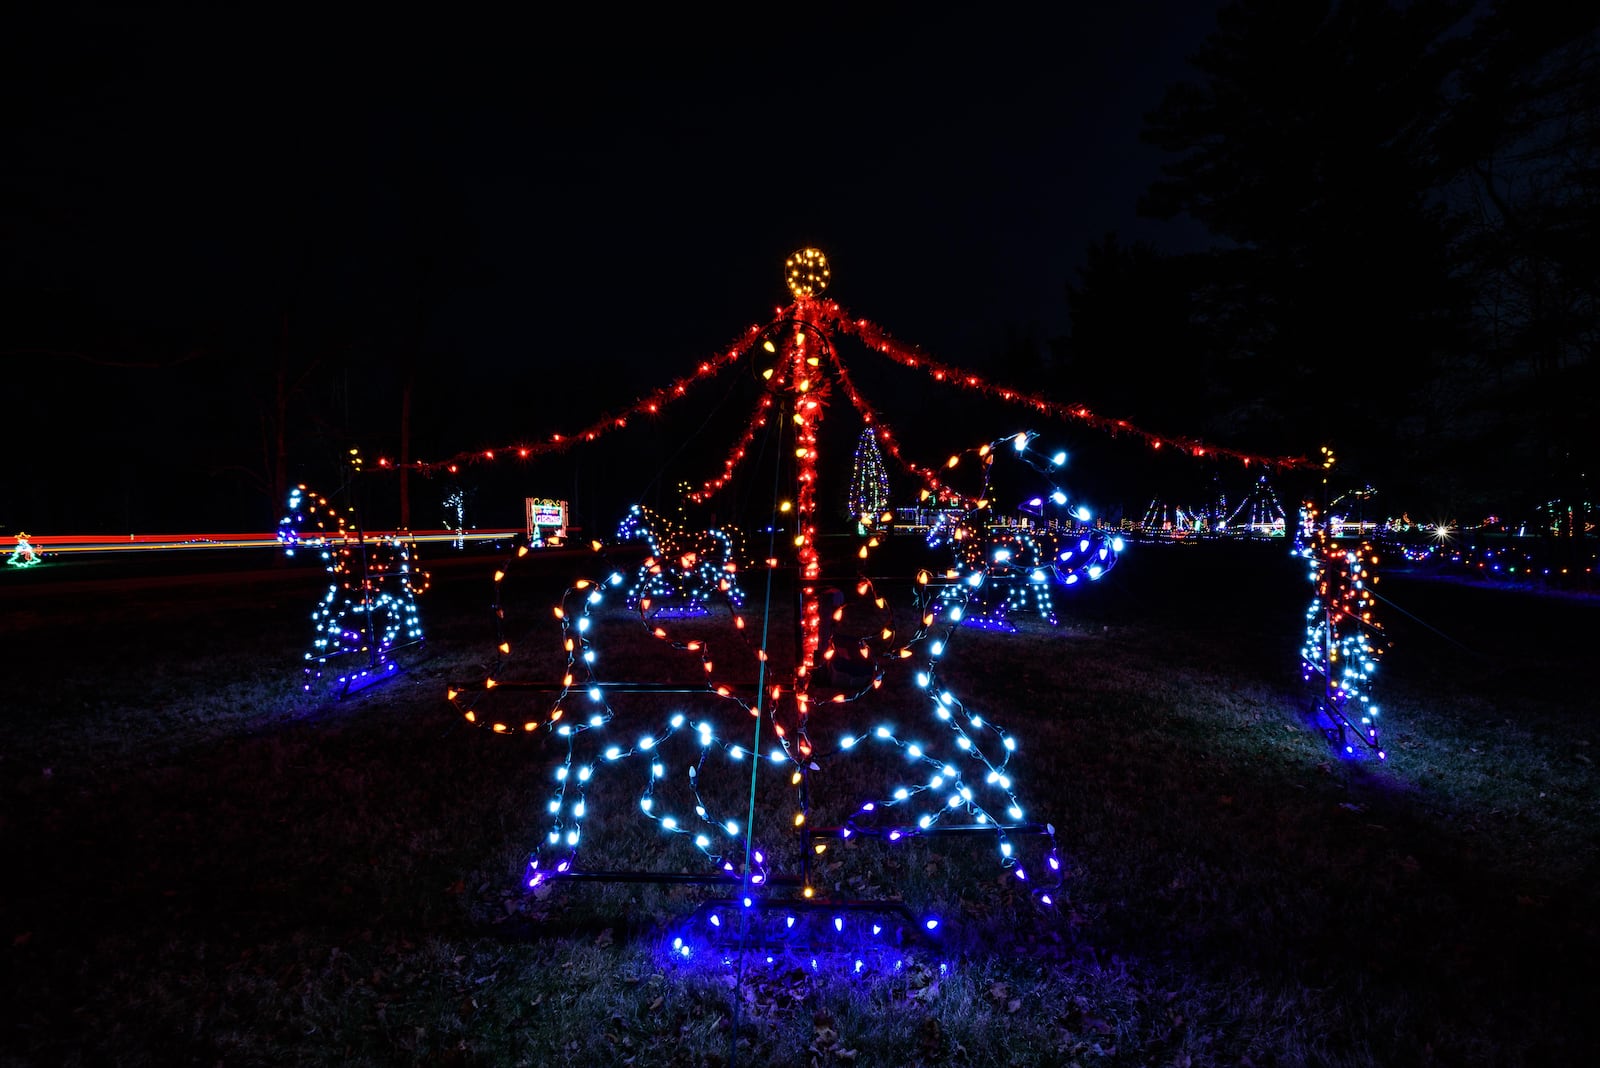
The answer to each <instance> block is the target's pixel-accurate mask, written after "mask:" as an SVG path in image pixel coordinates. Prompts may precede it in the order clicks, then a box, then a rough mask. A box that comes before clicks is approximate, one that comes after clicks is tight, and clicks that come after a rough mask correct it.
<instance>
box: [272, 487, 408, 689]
mask: <svg viewBox="0 0 1600 1068" xmlns="http://www.w3.org/2000/svg"><path fill="white" fill-rule="evenodd" d="M278 541H279V542H280V543H281V544H282V545H283V547H284V550H285V552H286V553H287V554H288V555H289V556H294V555H295V554H296V552H297V551H298V550H300V549H314V550H316V551H317V552H318V553H319V554H320V556H321V558H322V561H323V564H324V566H325V567H326V568H327V571H328V574H329V575H330V576H332V581H331V582H330V583H329V584H328V590H327V593H326V594H325V595H324V596H323V598H322V600H321V601H319V602H318V604H317V606H316V607H315V608H314V609H312V611H311V622H312V628H313V638H312V643H311V649H310V650H309V651H307V652H306V654H305V683H304V689H305V690H306V692H308V693H309V692H311V691H312V689H313V688H314V687H318V686H324V685H328V686H331V687H332V688H333V689H334V690H335V691H336V692H337V693H338V694H339V695H340V696H344V695H347V694H350V693H354V692H355V691H357V690H361V689H365V688H366V687H368V686H371V685H373V684H374V683H376V682H381V681H383V680H384V679H387V678H389V677H391V676H393V675H394V674H396V673H397V672H398V671H399V670H400V665H399V664H398V663H397V662H396V661H395V659H394V656H395V654H396V653H397V652H399V651H400V650H402V649H405V648H408V647H411V646H417V645H420V644H421V643H422V639H423V634H422V620H421V617H420V616H419V614H418V611H417V600H416V599H417V595H418V594H420V593H422V592H423V591H425V590H426V589H427V587H428V575H427V572H425V571H422V570H419V569H418V568H417V566H416V546H415V544H414V543H413V542H412V540H411V538H410V537H409V536H408V535H406V534H404V533H386V534H372V533H368V532H366V531H363V530H362V529H361V528H360V527H359V525H356V524H354V523H353V522H352V518H351V516H350V515H347V514H345V513H342V512H340V511H339V510H338V509H336V508H334V507H333V506H332V505H331V504H329V502H328V499H327V498H326V497H320V496H317V495H316V494H313V493H311V492H310V491H308V490H307V489H306V487H305V486H303V485H301V486H296V487H295V488H294V489H292V490H290V491H289V506H288V514H287V515H285V516H284V518H283V520H282V521H281V522H280V523H279V524H278Z"/></svg>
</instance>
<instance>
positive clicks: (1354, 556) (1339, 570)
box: [1297, 501, 1388, 760]
mask: <svg viewBox="0 0 1600 1068" xmlns="http://www.w3.org/2000/svg"><path fill="white" fill-rule="evenodd" d="M1297 552H1298V555H1300V556H1301V557H1303V558H1304V559H1305V560H1306V561H1307V562H1308V564H1309V565H1310V579H1311V586H1312V591H1313V592H1312V596H1311V603H1310V605H1309V606H1308V607H1307V608H1306V633H1305V640H1304V641H1303V642H1302V643H1301V646H1300V662H1301V668H1302V674H1303V675H1304V677H1305V679H1306V681H1308V682H1310V681H1313V680H1315V681H1317V682H1318V684H1319V685H1320V687H1321V693H1320V695H1319V697H1318V700H1317V711H1318V713H1319V714H1320V715H1321V716H1322V717H1324V719H1325V720H1326V725H1325V727H1324V730H1325V731H1326V732H1327V734H1328V738H1329V741H1330V742H1332V743H1333V744H1334V745H1336V746H1338V747H1339V748H1340V749H1341V751H1342V752H1343V753H1344V755H1346V756H1355V755H1357V753H1358V751H1359V752H1372V753H1375V754H1376V755H1377V757H1378V759H1379V760H1384V759H1387V757H1388V754H1387V753H1386V752H1385V751H1384V750H1383V748H1382V746H1381V745H1380V744H1379V741H1378V706H1377V705H1376V704H1375V703H1374V702H1373V701H1372V697H1371V694H1370V692H1369V691H1370V689H1371V685H1372V676H1373V675H1374V674H1375V673H1376V672H1377V668H1378V657H1379V655H1380V650H1381V649H1382V645H1381V644H1379V643H1378V642H1375V641H1374V637H1381V634H1382V631H1381V629H1380V628H1379V627H1378V624H1377V623H1376V622H1375V621H1374V620H1373V618H1372V609H1373V604H1374V600H1375V598H1374V594H1373V590H1372V587H1373V586H1374V585H1375V584H1376V583H1377V581H1378V579H1377V575H1376V574H1375V573H1374V572H1375V569H1376V567H1377V563H1378V557H1377V554H1376V553H1374V552H1373V550H1372V546H1371V544H1370V543H1369V542H1367V541H1366V540H1365V539H1362V538H1357V539H1353V540H1347V541H1343V542H1341V540H1340V539H1337V538H1335V537H1334V536H1333V534H1332V533H1331V532H1330V530H1329V529H1328V525H1327V523H1326V522H1324V521H1323V518H1322V515H1321V513H1320V512H1319V510H1318V509H1317V508H1316V506H1315V505H1313V504H1312V503H1310V502H1309V501H1308V502H1306V503H1305V504H1304V505H1302V506H1301V511H1300V540H1299V543H1298V545H1297ZM1358 746H1359V747H1360V749H1359V750H1358V748H1357V747H1358Z"/></svg>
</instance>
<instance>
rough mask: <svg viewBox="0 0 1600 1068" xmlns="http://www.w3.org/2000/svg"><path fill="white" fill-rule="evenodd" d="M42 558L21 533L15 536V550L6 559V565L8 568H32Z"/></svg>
mask: <svg viewBox="0 0 1600 1068" xmlns="http://www.w3.org/2000/svg"><path fill="white" fill-rule="evenodd" d="M43 557H44V554H43V553H41V552H40V551H39V550H38V549H37V548H36V547H35V546H34V544H33V543H32V542H31V541H29V540H28V535H27V534H26V533H22V534H18V535H17V544H16V548H14V549H12V550H11V555H10V556H8V557H6V564H7V565H8V566H10V567H33V566H34V565H35V564H37V563H38V562H39V561H40V560H41V559H42V558H43Z"/></svg>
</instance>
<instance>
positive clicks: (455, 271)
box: [0, 0, 1215, 532]
mask: <svg viewBox="0 0 1600 1068" xmlns="http://www.w3.org/2000/svg"><path fill="white" fill-rule="evenodd" d="M1073 6H1074V5H1044V6H1041V9H1040V10H1038V11H1030V12H1028V13H1026V14H1023V15H1003V14H996V13H991V14H984V15H974V14H973V13H972V12H971V11H965V12H962V13H960V14H952V13H941V12H934V11H931V10H930V9H929V8H927V7H925V6H909V5H907V6H896V7H893V8H887V9H884V10H876V11H871V12H862V11H857V12H835V13H829V12H828V11H826V10H824V9H822V8H805V7H799V8H796V9H794V10H795V14H794V15H793V16H792V17H790V18H787V19H785V20H783V21H773V15H772V13H771V12H769V11H766V10H763V11H761V12H756V11H749V12H746V13H744V14H742V15H740V16H737V17H735V18H733V19H731V20H721V19H719V20H712V19H710V18H707V17H703V16H700V15H698V14H688V13H686V11H685V10H684V9H674V10H673V11H672V12H671V14H670V15H655V16H650V17H648V18H647V19H645V20H643V21H641V19H640V17H639V16H638V15H636V14H634V13H631V12H626V11H624V9H622V8H608V9H604V10H598V11H595V12H594V13H592V14H585V15H581V16H580V15H577V14H573V13H566V14H561V15H555V16H552V15H550V14H548V13H546V12H543V11H541V12H539V13H537V14H535V13H532V12H530V11H524V12H519V13H509V12H506V13H497V14H494V15H481V14H480V15H473V14H464V13H460V12H450V13H441V12H439V11H437V10H435V11H432V12H430V13H429V14H428V15H427V16H426V17H423V16H419V15H417V14H414V13H411V12H409V11H407V10H404V9H396V8H389V9H374V10H373V11H371V12H369V13H368V14H366V15H363V16H359V17H358V16H355V15H351V14H339V15H334V16H331V17H330V15H329V14H328V13H326V12H315V13H311V12H302V13H299V14H294V13H292V12H291V10H290V9H285V8H282V7H271V8H255V9H251V10H250V11H249V12H248V13H243V12H238V11H228V12H223V11H216V10H201V11H196V10H189V11H181V12H180V11H176V10H164V11H160V12H155V11H147V10H141V9H139V8H129V9H121V8H103V9H95V8H57V7H49V6H46V5H40V6H39V7H38V8H36V9H35V10H32V11H29V12H24V13H22V14H21V15H20V16H13V19H17V18H20V21H13V22H12V24H11V26H10V27H9V29H8V32H7V34H6V38H7V39H6V43H5V44H4V45H3V46H0V47H3V48H4V55H3V57H0V58H3V67H4V70H3V73H0V77H3V78H4V79H5V82H6V85H5V87H4V89H5V93H4V98H5V100H6V101H7V105H6V108H7V110H6V113H5V118H4V120H3V122H4V142H5V146H6V147H5V156H6V158H7V161H8V162H7V164H6V166H5V168H4V173H3V176H0V183H3V185H0V189H3V194H0V238H3V245H0V247H3V253H0V272H3V275H0V278H3V289H4V291H5V295H4V297H3V301H4V303H3V311H4V312H5V315H4V320H5V323H6V324H7V325H6V326H5V328H4V329H5V332H6V335H7V336H5V337H4V338H3V339H0V348H3V349H4V350H5V352H6V362H7V364H8V366H9V367H10V368H11V370H10V372H9V373H8V376H7V378H8V385H7V389H6V397H7V402H8V403H7V405H6V408H7V409H8V421H9V422H10V423H11V426H12V429H11V431H10V433H9V434H8V437H9V438H10V446H11V449H10V451H11V455H12V458H13V459H12V463H11V464H10V465H9V466H10V470H9V471H8V474H7V479H6V483H7V486H8V487H9V488H8V489H6V490H5V491H4V493H3V494H0V531H12V530H16V529H28V528H31V529H34V530H36V531H43V530H45V529H46V528H48V527H50V526H51V525H56V526H73V527H77V528H80V529H81V530H82V531H83V532H90V531H91V529H98V530H103V531H107V532H110V531H117V532H120V531H121V530H122V529H124V527H128V528H134V527H137V528H138V529H140V530H161V529H169V530H170V529H174V528H176V527H177V526H180V525H182V526H185V527H188V528H190V529H202V530H204V529H219V530H221V529H237V528H241V527H244V528H254V529H260V528H261V527H262V526H265V525H268V524H270V521H271V513H272V511H273V510H274V509H275V508H276V505H275V504H272V503H270V502H266V501H265V498H264V496H263V494H262V491H261V487H260V481H261V476H260V473H261V471H262V470H263V467H264V464H263V460H262V451H261V447H262V437H261V434H260V431H259V424H260V420H261V413H262V411H263V410H264V409H265V407H266V406H268V405H269V404H270V401H271V395H270V393H271V381H272V379H271V368H272V367H273V366H274V364H275V361H276V360H277V359H279V358H280V357H281V356H283V354H285V353H288V354H289V357H290V363H291V364H292V365H293V366H294V367H296V368H299V367H302V366H305V365H307V364H310V363H312V361H315V365H314V368H313V370H312V371H311V372H310V373H309V374H308V375H307V377H306V380H305V386H304V388H305V389H306V390H307V391H308V392H310V393H312V394H314V395H313V396H312V398H311V400H310V401H308V402H307V407H308V408H314V409H315V410H316V412H317V413H318V415H317V418H319V419H320V420H321V423H320V424H319V427H320V429H319V433H320V434H321V435H322V436H321V437H319V438H317V440H318V441H319V442H323V443H324V447H325V449H329V450H331V449H332V448H333V446H332V444H331V443H332V442H334V441H335V440H343V439H345V438H355V439H357V440H356V441H353V442H351V443H359V444H362V445H363V447H364V448H366V449H368V450H369V451H370V452H372V453H374V454H376V453H384V452H389V451H391V450H392V447H393V443H394V440H395V423H396V418H397V417H396V416H395V414H394V413H395V411H396V405H395V399H394V398H395V384H394V379H395V377H396V376H395V375H394V374H391V373H389V372H390V371H391V370H392V369H393V368H394V367H395V366H398V364H399V363H400V362H402V361H404V360H407V359H416V360H417V361H418V362H419V366H420V367H421V372H420V377H419V382H420V386H419V390H418V394H417V404H416V409H415V416H414V419H415V426H414V434H415V440H416V442H417V449H418V451H419V453H420V454H422V455H423V456H424V457H426V456H428V455H429V454H430V453H432V454H434V455H437V454H448V453H454V452H456V451H459V450H463V449H471V448H480V447H484V446H489V445H501V444H505V443H507V442H509V441H513V440H517V439H520V438H537V437H541V436H544V435H546V434H548V433H551V432H554V431H560V430H564V429H571V428H574V427H577V426H580V425H582V424H584V423H586V422H588V421H589V420H590V419H592V418H593V417H595V416H597V415H599V414H600V413H601V412H603V411H605V410H607V409H608V408H612V407H616V406H619V405H622V404H625V403H626V402H628V401H630V400H632V399H633V398H634V397H637V396H639V395H640V394H642V393H644V392H646V391H647V390H648V389H649V388H651V387H652V386H654V385H656V384H659V383H661V382H664V381H666V380H668V379H670V378H672V377H675V376H677V375H679V374H681V373H683V372H684V371H685V370H687V369H688V368H689V367H691V366H692V365H693V364H694V363H695V362H696V361H698V360H699V359H700V358H702V357H704V356H706V355H709V354H711V353H712V352H714V351H716V350H717V349H719V348H720V347H722V346H724V345H725V344H727V343H728V342H729V341H730V340H732V339H733V338H734V337H735V336H736V335H737V334H738V333H739V332H740V331H742V330H743V329H744V328H745V327H746V326H747V325H749V324H752V323H755V322H757V321H763V320H765V319H766V318H767V317H768V316H769V315H770V313H771V311H772V310H773V309H774V308H775V307H777V306H778V305H780V304H782V303H783V302H784V301H785V300H786V297H787V294H786V292H785V291H784V289H783V286H782V278H781V264H782V260H783V258H784V257H785V255H786V254H788V253H789V252H791V251H793V250H794V249H797V248H799V247H802V246H805V245H816V246H819V247H821V248H823V249H824V250H826V251H827V253H828V255H829V257H830V259H831V261H832V263H833V265H834V280H835V282H834V287H833V289H832V290H831V291H830V295H832V296H835V297H836V298H837V299H839V300H840V301H841V302H843V303H844V304H845V305H846V306H847V307H849V308H850V309H852V310H853V311H855V312H856V313H858V314H861V315H864V316H868V317H870V318H872V319H873V320H874V321H876V322H878V323H880V324H881V325H883V326H884V327H886V328H888V329H889V330H891V331H892V332H894V333H895V334H896V335H897V336H899V337H900V338H902V339H905V340H907V341H911V342H915V343H917V344H920V345H922V346H923V347H925V348H926V349H927V350H928V351H929V352H930V354H932V355H934V356H936V357H938V358H940V359H942V360H944V361H946V362H949V363H953V364H957V365H961V366H966V367H970V368H973V369H976V370H979V371H983V370H985V369H987V368H990V367H991V366H993V364H994V362H995V360H996V358H997V355H998V354H999V353H1000V352H1002V351H1003V350H1004V349H1005V348H1006V347H1007V346H1008V345H1012V344H1015V343H1018V342H1022V343H1030V342H1031V343H1036V344H1038V345H1041V346H1043V345H1045V344H1046V343H1047V342H1048V340H1049V339H1050V338H1052V337H1057V336H1059V335H1061V334H1063V333H1065V332H1066V329H1067V317H1066V302H1065V299H1064V289H1065V286H1066V285H1067V283H1068V282H1069V281H1071V280H1072V279H1073V276H1074V271H1075V270H1076V268H1077V267H1078V266H1080V265H1081V263H1082V262H1083V257H1084V252H1085V247H1086V245H1087V244H1088V242H1089V241H1091V240H1094V239H1097V238H1099V237H1101V236H1103V235H1104V234H1105V233H1106V232H1108V231H1117V232H1118V233H1119V234H1120V235H1121V236H1122V237H1123V238H1125V239H1128V240H1135V239H1146V240H1152V241H1154V242H1156V243H1157V244H1159V245H1160V246H1161V247H1162V248H1163V249H1165V250H1167V251H1183V250H1187V249H1190V248H1195V247H1200V246H1201V245H1203V244H1204V243H1205V240H1204V237H1203V235H1202V233H1201V231H1200V230H1199V228H1198V227H1197V226H1194V225H1193V224H1190V223H1186V222H1183V221H1180V222H1177V223H1157V222H1153V221H1150V220H1145V219H1140V218H1137V217H1136V216H1135V211H1134V208H1135V203H1136V201H1137V199H1138V197H1139V195H1140V194H1141V193H1142V192H1143V191H1144V190H1145V189H1146V187H1147V186H1148V185H1149V183H1150V181H1151V180H1152V179H1153V178H1154V177H1155V174H1156V169H1157V166H1158V164H1159V162H1160V160H1161V157H1160V154H1159V153H1158V152H1157V150H1155V149H1153V148H1151V147H1149V146H1146V145H1143V144H1141V143H1140V140H1139V133H1140V128H1141V119H1142V116H1143V115H1144V113H1145V112H1147V111H1149V110H1151V109H1152V108H1154V107H1155V106H1156V105H1157V104H1158V103H1159V101H1160V99H1161V97H1162V94H1163V91H1164V90H1165V88H1166V87H1167V86H1168V85H1169V84H1170V83H1172V82H1173V81H1175V80H1178V79H1181V78H1183V77H1186V76H1189V72H1188V71H1187V70H1186V67H1185V65H1184V58H1185V57H1186V56H1187V55H1189V54H1191V53H1192V52H1193V51H1194V50H1195V48H1196V47H1197V46H1198V44H1199V43H1200V42H1201V40H1202V39H1203V38H1204V37H1205V35H1206V34H1207V33H1208V32H1209V31H1210V30H1211V29H1212V28H1213V26H1214V18H1215V16H1214V10H1213V8H1212V6H1211V5H1208V4H1196V3H1184V2H1178V0H1161V2H1151V3H1137V4H1126V5H1104V7H1105V8H1106V9H1105V10H1099V9H1098V8H1100V7H1101V5H1078V6H1079V7H1081V8H1083V10H1076V11H1074V10H1071V8H1072V7H1073ZM1091 8H1094V9H1093V10H1091ZM862 358H863V359H865V358H867V357H865V354H863V355H862ZM1161 358H1166V357H1160V356H1156V357H1153V359H1154V364H1153V365H1152V364H1151V363H1150V362H1149V361H1148V360H1147V361H1146V362H1145V363H1144V364H1143V365H1142V368H1141V370H1140V373H1150V372H1152V371H1158V370H1159V361H1160V359H1161ZM129 365H131V366H129ZM1150 376H1151V379H1152V382H1157V381H1158V380H1159V375H1158V374H1151V375H1150ZM907 383H909V380H907V382H906V383H898V384H897V383H896V382H894V381H887V384H886V387H885V388H888V389H890V390H891V393H892V395H890V396H879V397H875V398H874V399H875V400H877V401H878V403H879V404H880V405H882V406H883V407H884V408H885V409H887V410H890V411H891V415H892V417H894V418H895V419H896V420H897V422H898V423H899V424H906V423H915V422H916V421H917V419H918V413H919V411H921V410H924V409H923V408H922V405H923V404H924V399H923V398H922V395H921V392H920V391H924V390H925V389H926V388H927V387H925V386H923V385H916V386H915V387H914V390H915V391H918V392H913V387H912V386H911V385H909V384H907ZM1153 388H1157V387H1154V386H1153ZM318 391H320V392H318ZM1059 399H1061V400H1064V401H1072V400H1076V399H1077V398H1071V397H1062V398H1059ZM901 402H903V403H904V407H903V408H902V407H898V404H900V403H901ZM940 403H942V404H943V407H942V408H941V407H940V406H939V404H937V403H936V404H934V406H933V407H932V408H930V409H927V410H928V411H930V412H935V411H937V412H943V411H946V410H948V409H949V408H950V405H949V403H948V402H940ZM330 413H331V414H330ZM1107 414H1114V415H1119V416H1125V417H1128V418H1131V419H1134V420H1138V419H1139V413H1138V412H1117V413H1107ZM943 417H944V416H941V418H943ZM696 418H698V416H696ZM330 421H331V423H332V424H334V425H330ZM1013 422H1014V423H1026V422H1027V418H1026V417H1025V416H1022V415H1019V416H1018V417H1017V419H1016V420H1014V421H1013ZM731 426H732V424H730V427H731ZM1017 428H1018V427H1017V426H1016V425H1010V426H998V427H997V428H996V430H997V432H1002V433H1003V432H1006V431H1009V430H1012V429H1017ZM1039 429H1049V428H1048V427H1040V428H1039ZM1154 429H1158V430H1161V431H1164V432H1172V433H1184V432H1185V431H1186V429H1188V428H1184V427H1158V428H1154ZM984 432H987V431H986V430H983V429H975V430H974V431H973V433H970V434H968V433H963V432H961V431H959V430H949V431H945V432H944V433H946V434H947V438H948V442H949V447H952V448H953V447H964V446H967V445H971V444H975V443H976V440H977V436H978V434H980V433H984ZM706 433H707V434H708V435H712V436H715V437H716V440H717V441H718V442H719V443H720V442H723V441H731V438H732V436H733V433H732V430H731V429H730V431H729V432H728V433H727V434H725V435H723V434H713V432H712V431H706ZM1060 433H1061V436H1063V437H1068V436H1070V435H1069V432H1068V430H1067V428H1064V427H1063V428H1061V431H1060ZM1079 433H1081V432H1079ZM663 434H667V432H666V431H663ZM648 447H650V448H659V447H661V443H660V442H656V443H654V444H649V445H648ZM711 451H713V452H714V451H715V450H714V449H712V450H711ZM928 459H936V457H928ZM293 462H294V464H295V465H296V468H297V470H296V473H298V471H300V470H304V469H306V468H308V467H314V466H315V461H314V459H313V458H311V457H306V456H295V457H294V458H293ZM19 465H20V469H19ZM644 466H647V465H643V464H641V470H640V471H637V472H630V473H628V474H627V475H623V476H618V477H620V478H621V480H622V481H630V480H631V481H635V482H638V483H644V482H647V481H649V479H650V478H651V477H652V475H654V472H651V471H646V470H643V467H644ZM706 473H707V474H709V473H710V472H706ZM549 477H550V479H551V480H552V481H555V480H557V479H558V478H560V479H565V478H569V477H571V476H570V475H566V474H562V475H560V476H557V475H555V474H551V475H550V476H549ZM525 488H526V489H527V491H528V492H536V489H535V488H534V487H532V486H528V487H525ZM485 492H490V491H489V490H485ZM492 492H493V493H504V495H506V496H507V499H509V498H510V497H511V496H513V495H515V493H517V492H520V490H519V489H517V488H515V487H510V488H507V487H500V488H495V489H494V490H493V491H492ZM630 492H633V493H637V492H638V491H630ZM552 493H553V494H557V495H559V494H560V493H561V487H560V486H559V485H555V486H552ZM416 525H419V526H425V525H431V524H430V522H429V520H428V517H426V516H422V517H420V518H419V519H418V521H417V522H416Z"/></svg>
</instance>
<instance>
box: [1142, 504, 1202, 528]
mask: <svg viewBox="0 0 1600 1068" xmlns="http://www.w3.org/2000/svg"><path fill="white" fill-rule="evenodd" d="M1204 527H1205V522H1204V520H1203V519H1202V518H1201V517H1200V516H1197V515H1195V514H1194V513H1192V512H1190V511H1188V510H1187V509H1186V508H1184V507H1183V506H1182V505H1178V504H1170V503H1168V502H1166V501H1163V500H1161V499H1159V498H1157V499H1154V500H1152V501H1151V502H1150V507H1148V508H1146V509H1145V512H1144V518H1143V519H1141V520H1140V521H1139V530H1140V531H1141V532H1142V533H1144V534H1150V535H1155V536H1157V537H1182V536H1183V535H1185V534H1197V533H1200V532H1201V531H1202V530H1203V529H1204Z"/></svg>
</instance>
